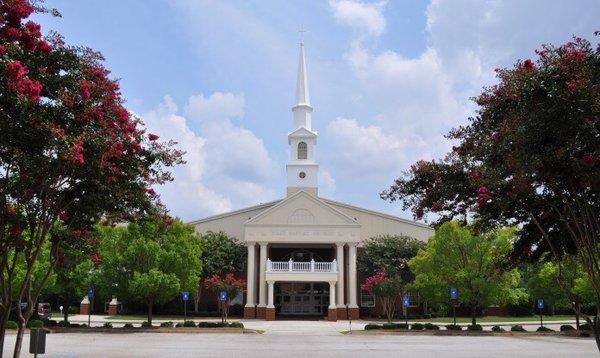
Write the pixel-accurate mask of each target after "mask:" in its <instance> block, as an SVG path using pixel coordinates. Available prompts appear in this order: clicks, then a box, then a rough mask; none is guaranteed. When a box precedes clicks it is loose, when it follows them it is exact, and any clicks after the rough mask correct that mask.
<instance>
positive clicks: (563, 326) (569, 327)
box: [560, 324, 575, 332]
mask: <svg viewBox="0 0 600 358" xmlns="http://www.w3.org/2000/svg"><path fill="white" fill-rule="evenodd" d="M574 330H575V327H573V326H571V325H568V324H563V325H562V326H560V331H561V332H565V331H574Z"/></svg>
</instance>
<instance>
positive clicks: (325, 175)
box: [319, 167, 335, 198]
mask: <svg viewBox="0 0 600 358" xmlns="http://www.w3.org/2000/svg"><path fill="white" fill-rule="evenodd" d="M334 195H335V179H334V178H333V176H332V175H331V173H330V172H329V171H328V170H326V169H324V168H323V167H321V170H320V172H319V196H322V197H325V198H333V197H334Z"/></svg>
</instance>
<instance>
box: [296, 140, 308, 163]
mask: <svg viewBox="0 0 600 358" xmlns="http://www.w3.org/2000/svg"><path fill="white" fill-rule="evenodd" d="M307 158H308V146H307V145H306V142H300V143H298V159H307Z"/></svg>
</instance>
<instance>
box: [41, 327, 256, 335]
mask: <svg viewBox="0 0 600 358" xmlns="http://www.w3.org/2000/svg"><path fill="white" fill-rule="evenodd" d="M46 331H47V332H48V333H114V334H123V333H238V334H257V333H263V332H262V331H260V330H257V329H247V328H229V327H219V328H198V327H152V328H149V327H144V328H142V327H133V328H104V327H91V328H88V327H78V328H75V327H70V328H64V327H51V328H46Z"/></svg>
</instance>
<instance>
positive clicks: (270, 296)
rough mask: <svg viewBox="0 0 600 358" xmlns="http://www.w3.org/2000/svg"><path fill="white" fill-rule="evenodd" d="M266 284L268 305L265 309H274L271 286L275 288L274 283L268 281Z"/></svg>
mask: <svg viewBox="0 0 600 358" xmlns="http://www.w3.org/2000/svg"><path fill="white" fill-rule="evenodd" d="M267 283H268V284H269V295H268V297H269V301H268V302H269V303H268V304H267V308H275V305H274V304H273V296H274V293H273V286H275V281H268V282H267Z"/></svg>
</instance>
